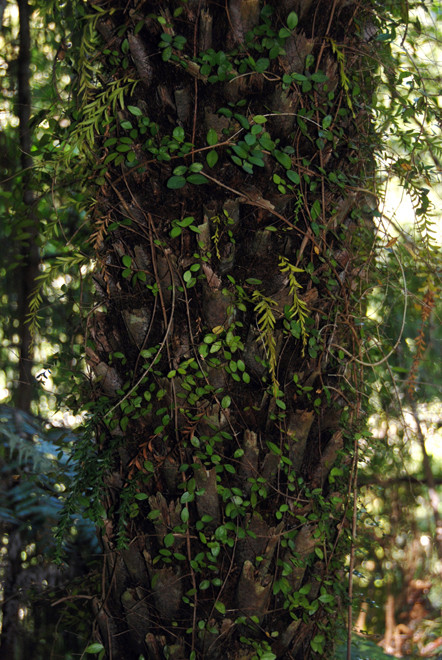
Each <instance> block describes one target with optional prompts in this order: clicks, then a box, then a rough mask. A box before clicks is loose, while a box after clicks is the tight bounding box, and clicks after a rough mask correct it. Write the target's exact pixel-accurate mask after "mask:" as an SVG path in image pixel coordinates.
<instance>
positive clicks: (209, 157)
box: [206, 150, 218, 167]
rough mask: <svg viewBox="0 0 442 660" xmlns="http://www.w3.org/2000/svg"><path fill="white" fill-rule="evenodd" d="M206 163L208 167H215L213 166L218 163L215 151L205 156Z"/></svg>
mask: <svg viewBox="0 0 442 660" xmlns="http://www.w3.org/2000/svg"><path fill="white" fill-rule="evenodd" d="M206 161H207V165H208V166H209V167H215V165H216V164H217V162H218V154H217V153H216V151H214V150H212V151H209V153H208V154H207V156H206Z"/></svg>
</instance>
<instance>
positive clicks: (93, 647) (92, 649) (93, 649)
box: [84, 642, 104, 653]
mask: <svg viewBox="0 0 442 660" xmlns="http://www.w3.org/2000/svg"><path fill="white" fill-rule="evenodd" d="M100 651H104V646H103V644H100V643H99V642H93V643H92V644H89V646H88V647H87V648H86V649H85V650H84V652H85V653H100Z"/></svg>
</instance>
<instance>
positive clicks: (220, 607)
mask: <svg viewBox="0 0 442 660" xmlns="http://www.w3.org/2000/svg"><path fill="white" fill-rule="evenodd" d="M215 609H216V610H218V612H219V613H220V614H225V613H226V606H225V605H224V603H222V602H221V601H220V600H217V601H216V603H215Z"/></svg>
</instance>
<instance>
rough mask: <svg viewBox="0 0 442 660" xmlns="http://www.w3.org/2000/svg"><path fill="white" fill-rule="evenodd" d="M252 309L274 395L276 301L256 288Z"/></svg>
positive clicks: (253, 294)
mask: <svg viewBox="0 0 442 660" xmlns="http://www.w3.org/2000/svg"><path fill="white" fill-rule="evenodd" d="M252 302H253V303H254V305H255V306H254V311H255V313H256V315H257V323H258V329H259V333H260V336H261V340H262V343H263V344H264V348H265V351H266V353H267V358H268V361H269V372H270V377H271V379H272V383H273V391H274V394H275V396H276V394H277V392H278V389H279V383H278V381H277V379H276V339H275V323H276V318H275V313H274V310H275V309H276V308H277V307H278V303H277V302H276V301H275V300H272V298H268V297H267V296H265V295H264V294H262V293H261V292H260V291H258V290H257V289H256V290H255V291H254V292H253V293H252Z"/></svg>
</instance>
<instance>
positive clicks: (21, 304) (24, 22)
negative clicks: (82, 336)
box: [14, 0, 40, 412]
mask: <svg viewBox="0 0 442 660" xmlns="http://www.w3.org/2000/svg"><path fill="white" fill-rule="evenodd" d="M17 4H18V10H19V20H20V51H19V57H18V75H17V88H18V95H17V96H18V104H17V107H18V117H19V136H20V165H21V167H22V185H23V216H24V217H23V218H22V221H21V222H20V223H17V233H18V234H19V237H18V239H17V240H18V241H19V245H20V267H19V268H18V269H17V273H18V286H17V303H18V304H17V308H18V309H17V312H18V321H19V336H20V358H19V369H18V371H19V377H18V385H17V388H16V391H15V393H14V401H15V404H16V406H17V408H20V409H21V410H24V411H26V412H29V411H30V408H31V401H32V399H33V398H34V396H35V389H36V388H35V379H34V378H33V376H32V366H33V353H34V351H33V346H32V336H31V331H30V327H29V314H30V312H31V309H30V305H29V302H30V296H31V294H32V292H33V290H34V289H35V286H36V278H37V276H38V274H39V263H40V255H39V249H38V247H37V243H36V239H37V236H38V220H37V217H36V214H35V211H34V204H35V199H34V191H33V190H32V187H31V170H32V165H33V160H32V156H31V145H32V140H31V127H30V117H31V85H30V78H31V72H30V64H31V35H30V16H31V9H30V7H29V4H28V2H27V0H18V3H17ZM24 237H25V239H24ZM23 239H24V240H23Z"/></svg>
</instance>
